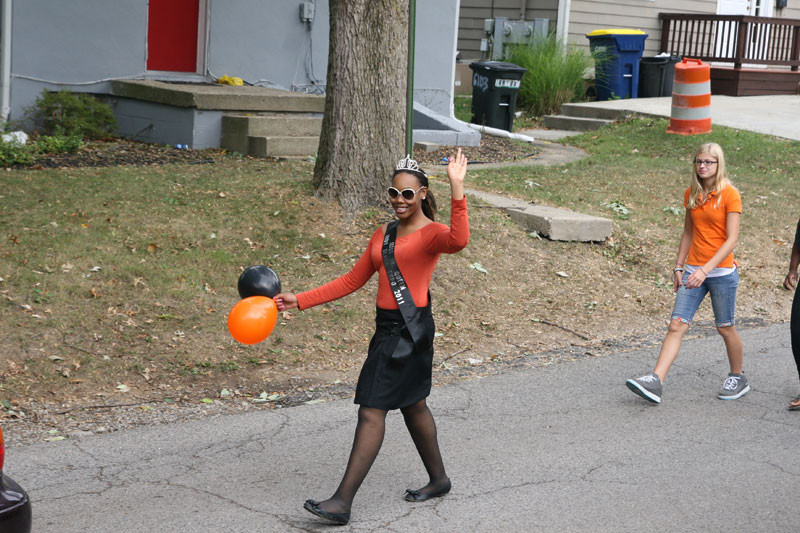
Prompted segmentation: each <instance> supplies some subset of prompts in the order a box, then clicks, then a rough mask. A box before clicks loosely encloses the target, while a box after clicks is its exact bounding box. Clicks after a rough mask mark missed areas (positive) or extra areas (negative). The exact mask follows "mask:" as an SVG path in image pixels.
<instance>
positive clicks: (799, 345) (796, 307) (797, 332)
mask: <svg viewBox="0 0 800 533" xmlns="http://www.w3.org/2000/svg"><path fill="white" fill-rule="evenodd" d="M789 328H790V331H791V332H792V353H793V354H794V363H795V365H797V375H798V377H800V289H797V290H795V291H794V299H793V300H792V318H791V322H790V323H789Z"/></svg>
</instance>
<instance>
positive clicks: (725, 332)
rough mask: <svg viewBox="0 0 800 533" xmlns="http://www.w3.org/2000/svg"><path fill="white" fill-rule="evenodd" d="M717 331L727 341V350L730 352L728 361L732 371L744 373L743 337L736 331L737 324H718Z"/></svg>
mask: <svg viewBox="0 0 800 533" xmlns="http://www.w3.org/2000/svg"><path fill="white" fill-rule="evenodd" d="M717 331H718V332H719V334H720V335H722V339H723V340H724V341H725V350H726V351H727V352H728V362H729V363H730V365H731V373H733V374H741V373H742V357H743V356H742V353H743V347H742V338H741V337H740V336H739V332H738V331H736V326H734V325H730V326H717Z"/></svg>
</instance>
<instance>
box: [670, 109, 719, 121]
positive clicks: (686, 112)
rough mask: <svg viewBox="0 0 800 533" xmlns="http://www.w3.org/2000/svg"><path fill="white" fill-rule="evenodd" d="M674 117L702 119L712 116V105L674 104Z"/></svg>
mask: <svg viewBox="0 0 800 533" xmlns="http://www.w3.org/2000/svg"><path fill="white" fill-rule="evenodd" d="M670 116H671V117H672V118H675V119H678V120H702V119H705V118H711V106H705V107H678V106H675V105H674V106H672V115H670Z"/></svg>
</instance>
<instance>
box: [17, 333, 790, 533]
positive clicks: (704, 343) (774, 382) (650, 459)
mask: <svg viewBox="0 0 800 533" xmlns="http://www.w3.org/2000/svg"><path fill="white" fill-rule="evenodd" d="M692 333H694V334H695V335H698V334H699V335H700V336H699V337H695V338H690V339H687V340H686V341H685V343H684V346H683V349H682V350H681V354H680V356H679V357H678V360H677V362H676V364H675V366H674V367H673V369H672V372H671V373H670V376H669V379H668V381H667V383H666V385H665V390H664V396H663V398H664V403H663V404H661V405H659V406H655V405H652V404H649V403H647V402H645V401H644V400H642V399H641V398H639V397H638V396H635V395H634V394H632V393H631V392H630V391H629V390H628V389H627V388H626V387H625V379H626V378H627V377H632V376H638V375H641V374H642V373H644V372H647V371H649V370H650V369H651V368H652V365H653V364H654V362H655V359H656V355H657V348H655V347H653V348H646V349H634V350H631V351H628V352H618V353H615V354H614V355H613V356H611V357H592V356H588V355H587V356H584V357H582V358H579V359H578V360H576V361H572V362H565V363H559V364H556V365H552V366H549V367H543V368H532V369H528V370H524V371H518V372H507V373H504V374H501V375H496V376H493V377H488V378H484V379H474V380H471V381H465V382H461V383H459V384H456V385H451V386H443V387H437V388H435V389H434V391H433V394H432V396H431V398H430V405H431V408H432V410H433V412H434V415H435V416H436V419H437V423H438V428H439V438H440V442H441V448H442V452H443V455H444V458H445V464H446V466H447V469H448V474H449V475H450V477H451V479H452V481H453V490H452V492H451V493H450V494H448V495H447V496H445V497H444V498H439V499H436V500H434V501H431V502H425V503H420V504H410V503H408V502H406V501H404V500H403V498H402V496H403V491H404V489H406V488H415V487H418V486H420V485H422V484H424V482H425V472H424V469H423V467H422V464H421V462H420V460H419V457H418V456H417V453H416V451H415V449H414V446H413V444H412V442H411V439H410V438H409V436H408V433H407V431H406V429H405V427H404V425H403V422H402V417H401V416H400V414H399V413H397V412H393V413H390V415H389V416H388V419H387V431H386V439H385V441H384V446H383V449H382V450H381V453H380V455H379V456H378V459H377V461H376V462H375V465H374V466H373V468H372V471H371V472H370V474H369V476H368V477H367V479H366V481H365V482H364V485H363V486H362V488H361V491H360V492H359V494H358V497H357V498H356V501H355V505H354V507H353V511H352V520H351V523H350V525H348V526H345V527H339V528H336V527H332V526H329V525H327V524H323V523H322V522H321V521H320V520H318V519H317V518H315V517H314V516H312V515H311V514H309V513H308V512H306V511H304V510H303V508H302V504H303V501H304V500H305V499H307V498H315V499H324V498H326V497H328V496H329V495H330V494H331V493H332V492H333V491H334V489H335V488H336V485H337V483H338V482H339V479H340V476H341V475H342V472H343V469H344V466H345V463H346V461H347V456H348V453H349V451H350V446H351V443H352V437H353V430H354V427H355V422H356V407H355V406H354V405H353V404H352V401H351V400H341V401H335V402H330V403H324V404H316V405H305V406H300V407H294V408H290V409H280V410H276V411H262V412H253V413H246V414H241V415H231V416H226V417H218V418H211V419H206V420H201V421H195V422H188V423H182V424H171V425H165V426H160V427H158V426H154V427H143V428H140V429H136V430H132V431H125V432H120V433H114V434H105V435H98V436H91V437H85V438H78V439H68V440H64V441H61V442H53V443H41V444H36V445H31V446H27V447H18V448H14V449H10V450H8V453H7V457H6V471H7V472H8V473H9V474H11V475H12V476H13V477H14V478H15V479H17V481H19V482H20V483H22V485H23V486H25V487H26V488H27V490H28V492H29V493H30V496H31V500H32V502H33V516H34V531H36V532H38V533H48V532H58V533H71V532H76V533H77V532H80V533H84V532H87V531H88V532H101V531H102V532H105V531H115V532H120V533H125V532H136V533H140V532H151V531H152V532H156V531H158V532H161V531H169V532H171V533H180V532H192V533H196V532H206V531H208V532H218V531H229V532H251V531H265V532H276V533H277V532H281V533H282V532H293V531H298V532H299V531H307V532H308V531H333V530H334V529H335V530H336V531H358V532H366V531H370V532H371V531H376V532H377V531H380V532H385V531H389V532H425V533H428V532H454V531H459V532H480V533H483V532H501V533H502V532H514V533H517V532H528V531H544V532H549V531H553V532H556V531H558V532H572V531H576V532H578V531H580V532H583V531H587V532H606V531H607V532H627V531H630V532H641V531H666V532H673V531H674V532H694V531H697V532H715V531H719V532H726V533H727V532H729V531H797V528H798V524H800V506H798V505H797V488H798V486H799V485H798V482H799V481H800V461H798V454H799V453H800V413H798V412H789V411H787V410H786V403H787V402H788V400H789V398H790V397H791V396H793V395H794V394H796V393H797V389H798V383H797V372H796V370H795V368H794V362H793V360H792V356H791V351H790V348H789V328H788V325H786V324H782V325H776V326H770V327H765V328H753V329H744V330H742V331H741V333H742V338H743V340H744V345H745V369H746V371H747V373H748V375H749V376H750V379H751V386H752V390H751V392H750V393H749V394H748V395H747V396H745V397H744V398H742V399H740V400H736V401H721V400H718V399H717V398H716V393H717V391H718V390H719V388H720V386H721V385H722V382H723V379H724V377H725V376H726V375H727V371H728V367H727V361H726V357H725V350H724V345H723V342H722V340H721V339H720V337H719V336H718V335H717V334H716V333H715V332H714V330H713V328H711V327H707V328H705V329H703V328H700V327H695V328H694V329H693V330H692ZM705 333H708V336H703V334H705Z"/></svg>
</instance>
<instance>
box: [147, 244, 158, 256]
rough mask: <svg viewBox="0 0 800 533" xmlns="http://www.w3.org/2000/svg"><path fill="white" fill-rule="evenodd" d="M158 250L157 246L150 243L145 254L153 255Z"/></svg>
mask: <svg viewBox="0 0 800 533" xmlns="http://www.w3.org/2000/svg"><path fill="white" fill-rule="evenodd" d="M156 250H158V246H157V245H156V244H155V243H152V242H151V243H150V244H148V245H147V253H149V254H154V253H156Z"/></svg>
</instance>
